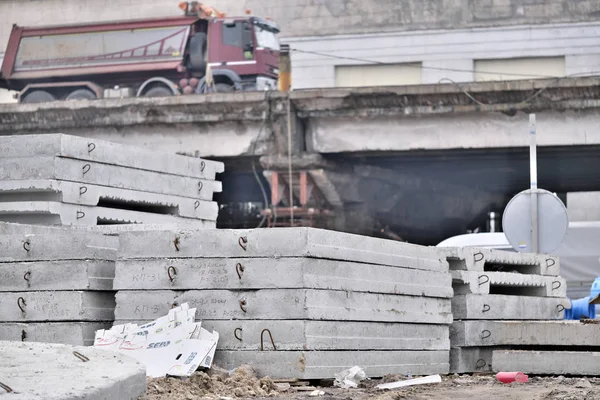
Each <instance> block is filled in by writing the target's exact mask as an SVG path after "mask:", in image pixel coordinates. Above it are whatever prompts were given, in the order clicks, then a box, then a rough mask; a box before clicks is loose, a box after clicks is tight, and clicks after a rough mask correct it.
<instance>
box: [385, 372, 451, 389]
mask: <svg viewBox="0 0 600 400" xmlns="http://www.w3.org/2000/svg"><path fill="white" fill-rule="evenodd" d="M440 382H442V377H441V376H439V375H429V376H424V377H422V378H416V379H408V380H405V381H397V382H391V383H382V384H379V385H377V386H376V388H377V389H382V390H383V389H398V388H402V387H407V386H414V385H428V384H430V383H440Z"/></svg>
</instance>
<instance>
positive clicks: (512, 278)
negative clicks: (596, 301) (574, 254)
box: [451, 271, 567, 297]
mask: <svg viewBox="0 0 600 400" xmlns="http://www.w3.org/2000/svg"><path fill="white" fill-rule="evenodd" d="M451 274H452V287H453V288H454V293H455V294H456V295H460V294H469V293H473V294H505V295H513V296H534V297H566V295H567V282H566V281H565V280H564V279H563V278H561V277H560V276H543V275H530V274H520V273H513V272H477V271H451Z"/></svg>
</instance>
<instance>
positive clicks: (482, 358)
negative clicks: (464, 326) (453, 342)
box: [450, 347, 512, 374]
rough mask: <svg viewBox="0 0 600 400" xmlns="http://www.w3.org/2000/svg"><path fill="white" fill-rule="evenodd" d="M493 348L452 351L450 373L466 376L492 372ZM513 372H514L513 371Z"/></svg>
mask: <svg viewBox="0 0 600 400" xmlns="http://www.w3.org/2000/svg"><path fill="white" fill-rule="evenodd" d="M493 350H494V349H493V348H491V347H461V348H452V349H450V373H451V374H466V373H473V372H491V371H492V353H493ZM511 371H512V370H511Z"/></svg>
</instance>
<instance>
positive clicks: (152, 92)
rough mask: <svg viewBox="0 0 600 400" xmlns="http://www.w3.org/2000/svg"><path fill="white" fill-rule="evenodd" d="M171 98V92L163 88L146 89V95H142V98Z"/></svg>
mask: <svg viewBox="0 0 600 400" xmlns="http://www.w3.org/2000/svg"><path fill="white" fill-rule="evenodd" d="M170 96H173V92H172V91H171V89H169V88H168V87H165V86H154V87H153V88H150V89H148V91H146V93H144V94H143V97H170Z"/></svg>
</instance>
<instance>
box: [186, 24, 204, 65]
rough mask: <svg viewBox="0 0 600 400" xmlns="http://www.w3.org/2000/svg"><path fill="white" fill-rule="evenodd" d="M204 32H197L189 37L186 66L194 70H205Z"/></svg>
mask: <svg viewBox="0 0 600 400" xmlns="http://www.w3.org/2000/svg"><path fill="white" fill-rule="evenodd" d="M207 43H208V41H207V36H206V33H202V32H198V33H196V34H195V35H194V36H192V37H191V38H190V48H189V50H190V56H189V60H188V67H189V68H190V69H192V70H194V71H204V70H206V45H207Z"/></svg>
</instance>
